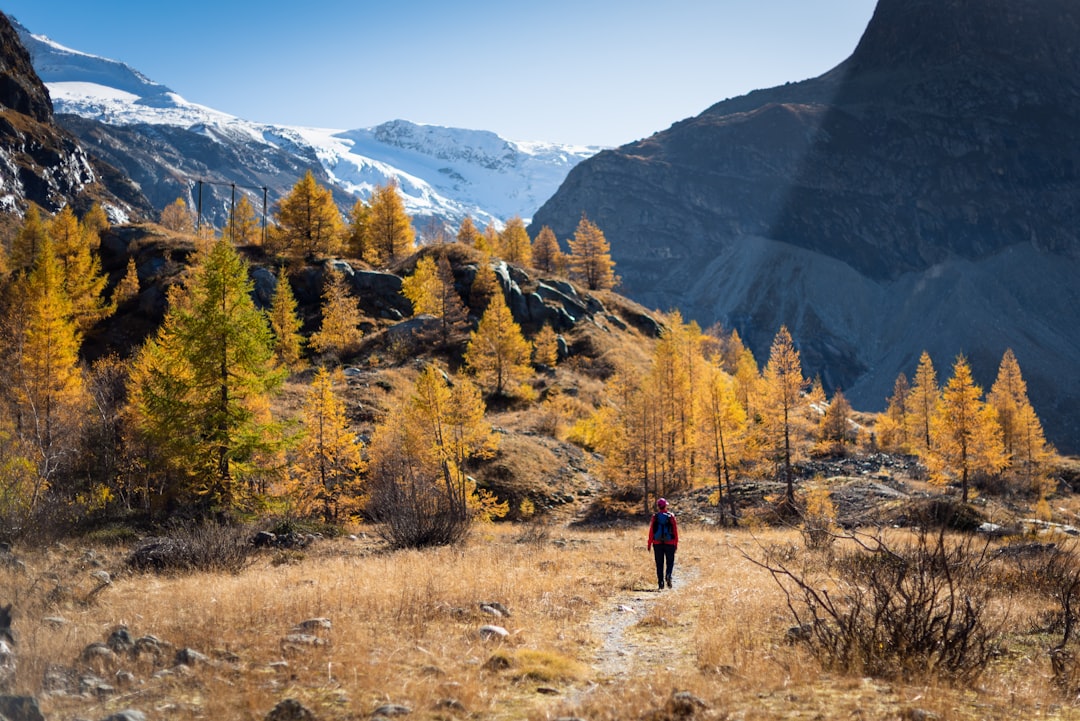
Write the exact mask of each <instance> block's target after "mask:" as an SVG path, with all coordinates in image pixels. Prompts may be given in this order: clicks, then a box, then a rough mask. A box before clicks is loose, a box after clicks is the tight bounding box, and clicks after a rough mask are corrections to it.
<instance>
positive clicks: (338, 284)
mask: <svg viewBox="0 0 1080 721" xmlns="http://www.w3.org/2000/svg"><path fill="white" fill-rule="evenodd" d="M321 312H322V325H321V326H320V327H319V330H318V331H316V332H315V333H313V334H312V335H311V341H310V343H311V348H312V349H313V350H314V351H315V352H316V353H322V354H326V355H333V356H336V357H337V358H339V359H340V358H343V357H345V356H349V355H352V354H353V353H355V352H356V351H357V349H358V348H359V347H360V339H361V338H362V337H363V333H362V332H361V331H360V320H361V318H362V317H363V316H362V314H361V312H360V302H359V301H358V300H357V299H356V297H355V296H353V295H351V294H350V293H349V288H348V285H347V284H346V282H345V276H344V274H342V272H341V271H339V270H337V269H336V268H333V267H330V268H329V270H328V271H327V273H326V280H325V285H324V286H323V296H322V306H321Z"/></svg>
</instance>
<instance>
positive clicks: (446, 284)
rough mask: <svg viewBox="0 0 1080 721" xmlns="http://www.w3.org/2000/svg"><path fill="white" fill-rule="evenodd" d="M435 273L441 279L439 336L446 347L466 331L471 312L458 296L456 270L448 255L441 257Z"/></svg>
mask: <svg viewBox="0 0 1080 721" xmlns="http://www.w3.org/2000/svg"><path fill="white" fill-rule="evenodd" d="M435 271H436V273H437V274H438V277H439V285H438V287H437V289H436V292H437V293H438V296H437V299H436V300H437V303H436V307H435V310H436V313H435V316H436V317H437V318H438V319H439V335H440V336H441V337H442V343H443V345H444V346H446V345H449V344H450V340H451V338H453V337H454V336H455V335H456V334H458V333H460V332H462V331H464V330H465V328H466V327H467V326H468V320H469V312H468V311H467V310H466V309H465V304H464V303H462V302H461V296H459V295H458V292H457V285H456V283H455V282H454V269H453V268H452V267H451V266H450V259H449V258H448V257H447V256H446V254H442V255H440V256H439V260H438V262H437V263H436V265H435Z"/></svg>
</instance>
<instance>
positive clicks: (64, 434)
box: [8, 235, 89, 509]
mask: <svg viewBox="0 0 1080 721" xmlns="http://www.w3.org/2000/svg"><path fill="white" fill-rule="evenodd" d="M13 292H14V294H15V295H16V296H17V297H18V304H17V306H16V307H17V308H18V311H19V317H18V318H10V319H9V321H11V322H13V328H12V330H13V331H14V337H13V338H12V339H11V341H12V343H13V345H12V346H10V350H11V351H12V352H13V358H12V359H11V361H12V363H11V364H10V365H9V366H8V372H9V373H10V376H9V381H10V383H11V385H10V388H11V390H12V392H13V401H14V405H15V409H16V413H17V416H18V417H19V418H20V419H21V420H20V423H19V424H18V425H17V426H16V429H17V431H18V433H19V434H20V435H21V439H22V443H23V444H24V445H25V447H27V448H30V449H32V456H31V460H32V462H33V464H34V467H35V474H34V481H33V492H32V494H31V497H30V498H29V501H28V506H29V508H31V509H33V508H35V507H36V506H37V504H38V503H39V502H40V500H41V498H42V494H44V492H45V491H46V490H47V489H48V488H49V487H50V486H51V485H52V484H53V483H54V482H56V480H57V479H58V478H59V477H61V476H62V474H63V470H64V468H65V467H66V464H68V463H69V462H70V461H71V459H72V458H73V457H74V455H75V452H76V449H77V445H78V434H79V432H80V428H81V426H82V423H83V420H84V414H85V411H86V409H87V407H88V402H89V399H88V397H87V395H86V389H85V384H84V382H83V376H82V371H81V370H80V367H79V346H80V344H81V342H82V336H81V334H80V333H79V331H78V327H77V325H76V324H75V321H74V319H73V312H72V308H71V301H70V300H69V299H68V297H67V294H66V293H65V291H64V287H63V271H62V269H61V267H60V262H59V260H58V259H57V257H56V254H55V252H54V251H53V244H52V240H51V239H50V238H49V237H48V236H47V235H46V237H45V238H44V239H42V241H41V245H39V246H38V248H37V257H36V258H35V260H34V264H33V268H32V269H31V270H30V272H29V274H27V275H25V276H22V277H21V278H20V280H19V282H18V284H17V286H16V288H15V289H14V291H13ZM10 310H11V309H10V308H9V311H10Z"/></svg>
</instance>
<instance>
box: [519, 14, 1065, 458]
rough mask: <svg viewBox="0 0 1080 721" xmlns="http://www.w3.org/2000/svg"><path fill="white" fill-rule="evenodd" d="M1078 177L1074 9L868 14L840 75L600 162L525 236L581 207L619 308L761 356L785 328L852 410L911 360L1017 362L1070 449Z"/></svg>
mask: <svg viewBox="0 0 1080 721" xmlns="http://www.w3.org/2000/svg"><path fill="white" fill-rule="evenodd" d="M1078 174H1080V9H1078V8H1077V7H1076V6H1075V4H1074V3H1072V2H1066V0H1019V1H1007V0H914V1H913V0H881V2H879V4H878V7H877V9H876V11H875V13H874V17H873V19H872V20H871V22H870V24H869V26H868V27H867V30H866V32H865V34H864V36H863V38H862V40H861V41H860V43H859V45H858V47H857V48H856V50H855V52H854V53H853V54H852V56H851V57H850V58H849V59H848V60H846V61H845V62H844V63H842V64H841V65H839V66H838V67H837V68H835V69H834V70H832V71H830V72H829V73H826V74H825V75H823V76H821V77H819V78H815V79H812V80H807V81H804V82H801V83H795V84H789V85H784V86H781V87H778V88H772V89H768V90H761V91H756V92H754V93H750V94H748V95H746V96H744V97H741V98H735V99H732V100H727V101H724V102H721V103H718V104H716V105H714V106H713V107H711V108H709V109H708V110H706V111H705V112H703V113H702V114H701V115H699V116H697V117H695V118H691V119H688V120H684V121H681V122H679V123H676V124H675V125H673V126H672V127H671V128H669V129H668V130H666V131H664V132H661V133H658V134H656V135H654V136H652V137H650V138H648V139H645V140H642V141H640V142H637V143H634V144H631V145H627V146H624V147H622V148H618V149H616V150H612V151H607V152H604V153H601V154H599V155H597V156H596V157H594V158H593V159H591V160H588V161H586V162H584V163H582V164H581V165H579V166H578V167H577V168H575V169H574V170H573V171H572V172H571V173H570V176H569V177H568V178H567V180H566V182H565V183H564V184H563V186H562V187H561V188H560V190H559V192H558V193H557V194H556V195H555V196H554V197H553V198H552V199H551V200H549V201H548V203H547V204H545V205H544V207H543V208H541V210H540V211H538V212H537V214H536V216H535V218H534V225H535V226H536V227H540V226H541V225H544V224H546V225H550V226H551V227H552V228H553V229H554V230H555V231H556V233H557V234H558V235H559V236H560V237H566V236H568V235H570V234H571V233H572V232H573V229H574V226H575V224H576V223H577V220H578V219H579V218H580V216H581V213H582V212H585V213H587V214H588V216H589V217H590V218H591V219H592V220H594V221H595V222H597V223H598V224H599V225H600V227H601V228H602V229H603V230H604V231H605V233H606V234H607V237H608V239H609V240H610V241H611V243H612V248H613V255H614V257H615V260H616V261H617V263H618V271H619V272H620V274H621V275H622V277H623V280H624V285H623V287H622V289H621V290H622V292H624V293H626V294H627V295H629V296H631V297H633V298H635V299H636V300H638V301H641V302H643V303H645V304H646V305H652V306H656V307H661V308H667V307H669V306H676V307H679V308H681V309H683V311H684V313H685V314H686V315H688V316H690V317H693V318H696V319H698V320H700V321H702V322H703V323H705V324H708V323H711V322H713V321H717V320H719V321H722V322H724V323H725V324H727V325H729V326H733V327H736V328H737V329H738V330H739V331H740V332H741V333H743V335H744V336H745V337H747V338H748V340H749V342H750V344H751V347H752V348H753V350H754V351H755V354H756V355H757V357H758V359H759V361H763V360H764V359H765V357H766V354H767V351H768V344H769V342H770V341H771V339H772V336H773V335H774V334H775V332H776V330H777V328H778V327H779V325H780V324H781V323H786V324H788V326H789V327H790V328H791V329H792V332H793V334H794V336H795V337H796V339H797V341H798V342H799V343H800V346H801V348H802V350H803V354H804V360H805V364H806V366H807V368H808V371H809V372H810V373H811V374H813V373H818V372H821V373H822V374H823V376H824V377H825V379H826V382H827V384H829V385H830V386H832V387H840V386H842V387H843V388H844V390H845V393H847V394H848V395H849V397H851V398H853V399H854V400H855V401H856V402H857V403H860V404H862V406H863V407H868V408H869V407H880V406H882V405H883V403H884V399H885V397H886V396H887V395H888V393H889V392H890V390H891V386H892V382H893V380H894V379H895V377H896V375H897V374H898V373H899V372H901V371H903V372H906V373H908V374H909V375H910V374H911V373H912V372H913V371H914V367H915V361H916V359H917V358H918V355H919V352H920V351H921V350H922V349H924V348H925V349H928V350H929V351H930V352H931V355H932V356H933V358H934V361H935V363H936V364H937V365H938V367H939V373H940V374H941V375H942V376H947V375H948V367H949V365H950V364H951V363H952V361H953V359H954V358H955V356H956V354H957V353H960V352H963V353H966V354H967V355H968V356H969V357H971V359H972V361H973V363H974V366H975V370H976V372H977V373H978V374H979V379H980V380H981V381H982V382H983V383H984V384H987V385H988V384H989V383H990V382H992V380H993V374H994V372H995V371H996V366H997V361H998V360H999V359H1000V357H1001V354H1002V353H1003V352H1004V350H1005V348H1006V347H1008V346H1011V347H1013V349H1014V351H1015V352H1016V354H1017V356H1018V358H1019V359H1020V362H1021V365H1022V367H1023V368H1024V370H1025V373H1026V374H1027V375H1028V376H1029V381H1030V383H1031V386H1032V388H1031V390H1032V397H1033V400H1034V401H1035V403H1036V408H1037V410H1038V411H1039V412H1040V413H1041V414H1043V416H1044V418H1046V419H1047V426H1048V428H1049V430H1050V433H1051V435H1052V436H1053V437H1054V438H1055V440H1056V441H1057V442H1058V443H1059V444H1060V445H1062V446H1063V447H1071V448H1074V449H1075V448H1078V447H1080V443H1076V442H1073V441H1071V440H1070V439H1072V438H1075V437H1076V431H1077V430H1078V428H1080V412H1078V411H1077V410H1076V408H1077V407H1078V404H1077V403H1076V401H1077V400H1080V381H1077V380H1076V379H1075V376H1076V374H1075V372H1074V369H1075V358H1076V357H1077V356H1076V352H1077V350H1080V330H1078V328H1077V327H1076V322H1075V318H1074V313H1075V309H1076V308H1077V307H1078V305H1077V303H1076V302H1077V300H1078V297H1077V293H1076V291H1075V289H1074V286H1075V283H1074V282H1072V281H1071V280H1070V278H1075V277H1077V275H1076V274H1077V272H1078V271H1080V261H1078V258H1080V240H1078V239H1077V231H1076V229H1077V228H1080V192H1078V191H1080V179H1078ZM1036 269H1039V270H1036ZM1042 269H1045V272H1042Z"/></svg>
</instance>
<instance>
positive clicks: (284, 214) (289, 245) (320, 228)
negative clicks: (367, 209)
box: [273, 170, 343, 260]
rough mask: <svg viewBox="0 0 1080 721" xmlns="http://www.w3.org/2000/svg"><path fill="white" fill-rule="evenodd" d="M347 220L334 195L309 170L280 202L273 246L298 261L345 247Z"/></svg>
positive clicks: (330, 253) (331, 253)
mask: <svg viewBox="0 0 1080 721" xmlns="http://www.w3.org/2000/svg"><path fill="white" fill-rule="evenodd" d="M342 232H343V223H342V221H341V213H340V212H339V211H338V209H337V205H336V204H335V203H334V196H333V194H332V193H331V192H330V191H329V190H328V189H327V188H324V187H322V186H321V185H319V184H318V183H317V182H316V181H315V176H314V175H313V174H312V172H311V171H310V170H309V171H307V172H306V173H304V177H303V178H301V179H300V180H299V181H297V183H296V185H294V186H293V188H292V190H291V191H290V192H289V194H288V195H286V196H285V197H284V198H282V199H281V200H280V201H279V202H278V209H277V228H276V229H275V232H274V240H273V246H274V247H273V249H274V250H275V252H280V253H283V254H285V255H286V256H288V257H289V258H292V259H294V260H303V259H305V258H314V257H317V256H320V255H333V254H334V253H337V252H338V251H339V250H340V249H341V242H342V237H341V236H342Z"/></svg>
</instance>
